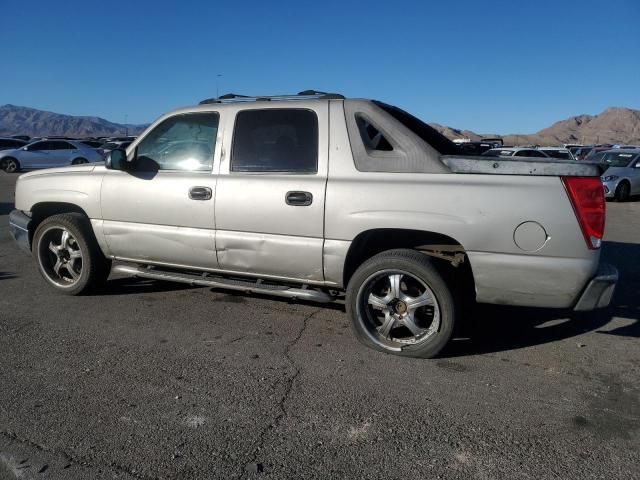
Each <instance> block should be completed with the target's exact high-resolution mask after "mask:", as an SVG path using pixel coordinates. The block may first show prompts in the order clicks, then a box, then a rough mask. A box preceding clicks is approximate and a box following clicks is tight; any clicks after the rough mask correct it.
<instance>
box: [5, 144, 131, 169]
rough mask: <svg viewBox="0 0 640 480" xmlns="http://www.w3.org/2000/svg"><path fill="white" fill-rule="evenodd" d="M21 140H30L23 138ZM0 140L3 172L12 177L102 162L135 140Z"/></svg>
mask: <svg viewBox="0 0 640 480" xmlns="http://www.w3.org/2000/svg"><path fill="white" fill-rule="evenodd" d="M21 137H27V136H26V135H25V136H21ZM27 138H28V141H27V140H24V139H22V138H16V137H0V169H2V170H4V171H5V172H8V173H12V172H17V171H20V170H31V169H35V168H51V167H62V166H66V165H78V164H82V163H88V162H102V161H104V159H105V158H106V156H107V155H108V153H109V152H110V151H111V150H113V149H114V148H126V147H128V146H129V145H130V144H131V142H132V141H133V140H134V139H135V137H129V136H126V137H101V138H95V137H92V138H85V139H74V138H69V137H37V138H29V137H27Z"/></svg>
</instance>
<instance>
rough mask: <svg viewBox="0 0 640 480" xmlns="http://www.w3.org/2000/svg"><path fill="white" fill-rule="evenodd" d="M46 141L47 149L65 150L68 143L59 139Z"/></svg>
mask: <svg viewBox="0 0 640 480" xmlns="http://www.w3.org/2000/svg"><path fill="white" fill-rule="evenodd" d="M47 143H49V146H48V147H47V150H66V149H67V145H68V143H67V142H61V141H59V140H54V141H52V142H47Z"/></svg>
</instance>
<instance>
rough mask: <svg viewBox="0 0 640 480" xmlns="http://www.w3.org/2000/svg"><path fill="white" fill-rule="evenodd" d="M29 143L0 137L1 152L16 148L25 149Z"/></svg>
mask: <svg viewBox="0 0 640 480" xmlns="http://www.w3.org/2000/svg"><path fill="white" fill-rule="evenodd" d="M27 143H29V142H25V141H24V140H20V139H19V138H13V137H11V138H6V137H0V150H13V149H16V148H20V147H24V146H25V145H26V144H27Z"/></svg>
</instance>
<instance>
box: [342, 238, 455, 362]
mask: <svg viewBox="0 0 640 480" xmlns="http://www.w3.org/2000/svg"><path fill="white" fill-rule="evenodd" d="M346 307H347V312H348V314H349V316H350V318H351V322H352V327H353V330H354V332H355V334H356V337H357V338H358V340H360V341H361V342H362V343H363V344H365V345H367V346H368V347H371V348H373V349H375V350H379V351H382V352H386V353H391V354H394V355H401V356H406V357H419V358H432V357H434V356H436V355H438V354H439V353H440V352H441V351H442V349H443V348H444V347H445V346H446V345H447V343H448V342H449V340H450V339H451V337H452V335H453V331H454V326H455V319H456V307H455V302H454V297H453V293H452V289H451V288H450V287H449V285H447V283H446V282H445V281H444V279H443V278H442V276H441V275H440V273H439V272H438V271H437V270H436V268H435V267H434V265H433V263H432V262H431V260H430V259H429V257H427V256H426V255H424V254H422V253H420V252H417V251H415V250H408V249H397V250H388V251H386V252H382V253H380V254H378V255H376V256H374V257H372V258H370V259H369V260H367V261H366V262H364V263H363V264H362V265H361V266H360V267H359V268H358V269H357V270H356V272H355V273H354V274H353V276H352V277H351V280H350V281H349V285H348V287H347V292H346Z"/></svg>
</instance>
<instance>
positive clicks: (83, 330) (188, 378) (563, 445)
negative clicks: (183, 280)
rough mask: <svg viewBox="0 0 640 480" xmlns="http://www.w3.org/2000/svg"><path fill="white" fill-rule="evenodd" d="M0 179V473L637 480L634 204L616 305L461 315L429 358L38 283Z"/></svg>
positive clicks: (638, 234) (639, 382) (314, 316)
mask: <svg viewBox="0 0 640 480" xmlns="http://www.w3.org/2000/svg"><path fill="white" fill-rule="evenodd" d="M15 178H16V175H8V174H5V173H3V172H0V479H4V478H8V479H14V478H20V479H32V478H34V479H40V478H42V479H113V478H118V479H153V478H171V479H173V478H176V479H178V478H180V479H240V478H265V479H266V478H270V479H303V478H304V479H307V478H309V479H330V478H336V479H338V478H340V479H342V478H357V479H365V478H367V479H369V478H371V479H374V478H380V479H400V478H402V479H422V478H424V479H437V478H443V479H449V478H455V479H457V478H460V479H463V478H464V479H466V478H477V479H536V480H538V479H581V480H583V479H596V478H598V479H599V478H602V479H607V480H611V479H625V480H627V479H633V478H640V428H639V427H640V403H639V395H640V348H639V347H640V338H639V337H640V295H639V291H640V272H639V268H638V267H639V266H640V201H635V202H629V203H624V204H616V203H609V204H608V208H609V210H608V225H607V236H606V240H607V241H606V242H605V245H604V249H603V256H604V258H605V259H606V260H607V261H609V262H611V263H613V264H615V265H616V266H617V267H618V268H619V270H620V273H621V281H620V285H619V288H618V290H617V292H616V295H615V297H614V301H613V306H612V307H611V308H610V309H607V310H606V311H601V312H597V313H591V314H587V315H580V316H577V315H572V314H571V313H570V312H565V311H553V310H532V309H524V308H499V307H489V306H481V307H478V308H477V309H476V310H475V311H474V312H473V314H472V315H470V317H469V318H468V319H467V321H468V324H467V326H466V328H465V330H464V331H463V334H464V335H465V336H462V337H460V338H458V339H456V340H455V341H454V342H452V344H451V346H450V347H449V348H448V349H447V351H446V352H445V353H444V355H443V356H442V357H441V358H438V359H434V360H416V359H407V358H398V357H394V356H390V355H385V354H381V353H378V352H374V351H372V350H369V349H367V348H365V347H364V346H362V345H361V344H360V343H358V342H357V341H356V339H355V338H354V336H353V334H352V333H351V330H350V326H349V321H348V319H347V316H346V314H345V313H344V308H343V307H342V306H341V305H339V304H337V305H330V306H318V305H314V304H305V303H292V302H288V301H286V300H279V299H272V298H267V297H255V296H248V295H241V294H235V293H229V292H225V291H221V290H212V289H209V288H191V287H186V286H184V285H179V284H171V283H163V282H153V281H145V280H136V279H131V278H124V277H120V278H112V279H111V280H110V281H109V285H108V287H107V289H106V291H105V292H103V293H102V294H101V295H96V296H84V297H67V296H61V295H58V294H56V293H54V292H52V291H51V290H50V289H49V288H48V287H47V286H46V285H45V283H44V281H43V280H42V279H41V278H40V276H39V274H38V272H37V271H36V268H35V265H34V262H33V261H32V259H31V258H30V257H29V256H27V255H24V254H22V253H20V252H19V251H18V250H17V248H16V247H15V246H14V245H13V241H12V240H11V238H10V236H9V232H8V227H7V225H8V214H9V212H10V211H11V209H12V208H13V192H14V184H15Z"/></svg>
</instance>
